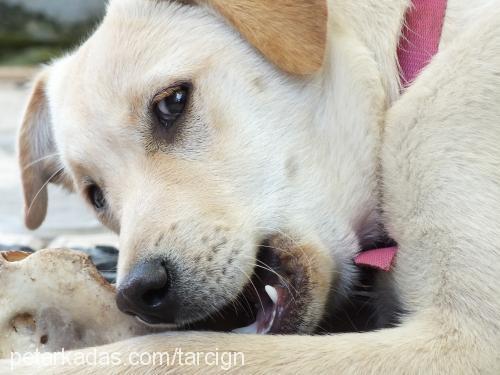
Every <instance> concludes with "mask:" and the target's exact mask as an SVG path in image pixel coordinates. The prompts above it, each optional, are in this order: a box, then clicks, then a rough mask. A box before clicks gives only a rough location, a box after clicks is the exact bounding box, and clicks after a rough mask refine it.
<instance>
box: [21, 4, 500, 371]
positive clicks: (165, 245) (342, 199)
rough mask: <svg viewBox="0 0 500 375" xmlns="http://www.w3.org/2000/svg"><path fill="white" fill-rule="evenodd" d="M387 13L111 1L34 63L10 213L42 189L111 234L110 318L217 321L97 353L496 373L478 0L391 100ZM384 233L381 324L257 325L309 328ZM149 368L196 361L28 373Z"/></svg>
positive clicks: (299, 366)
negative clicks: (394, 315) (113, 287)
mask: <svg viewBox="0 0 500 375" xmlns="http://www.w3.org/2000/svg"><path fill="white" fill-rule="evenodd" d="M428 3H431V4H432V3H440V4H441V5H443V2H442V1H441V2H440V1H438V0H436V1H430V2H428ZM444 3H446V2H444ZM415 4H416V3H415ZM415 4H414V5H415ZM411 7H412V4H411V2H410V0H365V1H349V0H328V1H327V0H309V1H299V0H275V1H264V0H234V1H223V0H199V1H174V0H171V1H169V0H164V1H161V0H157V1H154V0H112V1H110V3H109V5H108V10H107V15H106V17H105V19H104V21H103V23H102V25H101V26H100V27H99V28H98V29H97V30H96V32H95V33H94V34H93V35H92V36H91V37H90V39H89V40H87V41H86V42H85V43H84V44H83V45H82V46H81V47H80V48H79V49H78V50H76V51H75V52H73V53H71V54H69V55H67V56H65V57H63V58H61V59H59V60H57V61H55V62H54V63H53V64H51V66H49V67H47V68H46V69H45V71H44V72H43V73H42V75H41V76H40V77H39V79H38V81H37V82H36V85H35V88H34V91H33V95H32V97H31V101H30V103H29V106H28V109H27V112H26V114H25V118H24V122H23V126H22V129H21V132H20V160H21V167H22V168H23V171H24V172H23V181H24V189H25V198H26V212H25V214H26V224H27V226H28V227H30V228H36V227H38V226H39V225H40V224H41V223H42V221H43V219H44V216H45V212H46V208H47V190H46V185H47V183H48V182H49V181H50V182H54V183H59V184H63V185H64V186H66V187H67V188H68V189H71V190H73V191H76V192H79V193H80V194H81V195H82V196H83V198H84V199H85V200H86V201H87V202H88V203H89V204H90V205H91V206H92V207H93V209H94V210H95V212H96V214H97V216H98V217H99V218H100V220H101V221H102V222H103V223H104V224H105V225H107V226H109V227H110V228H111V229H113V230H114V231H116V232H117V233H119V234H120V260H119V265H118V272H119V276H118V297H117V302H118V306H119V307H120V309H121V310H122V311H124V312H126V313H129V314H132V315H136V316H137V317H139V318H140V319H141V320H144V321H146V322H148V323H153V324H154V323H162V324H166V325H168V326H170V327H178V328H181V327H185V326H188V327H196V328H198V327H199V328H206V327H211V324H212V322H210V321H211V319H212V320H213V321H215V322H216V323H217V324H218V325H220V327H222V328H218V329H219V330H222V331H231V330H236V331H237V332H240V334H235V333H227V332H219V333H217V332H215V333H196V332H195V333H192V332H191V333H187V332H171V333H164V334H158V335H151V336H144V337H139V338H133V339H129V340H127V341H124V342H118V343H114V344H111V345H108V346H105V347H101V348H99V350H100V351H101V352H103V353H104V352H105V353H121V354H122V355H124V356H125V355H126V354H127V353H131V352H137V351H140V352H169V351H174V349H175V348H182V350H185V351H199V352H209V351H213V350H216V349H217V350H219V351H234V352H242V353H244V354H245V363H244V367H242V368H239V370H241V369H243V370H246V371H248V372H251V373H268V372H272V371H275V372H281V373H302V372H304V371H307V372H309V373H320V372H326V371H327V372H329V373H338V374H371V373H373V374H430V373H434V374H442V373H450V374H473V373H481V374H499V373H500V288H499V287H498V277H499V275H500V227H499V224H500V209H499V208H500V1H499V0H483V1H476V2H470V1H465V0H449V1H448V2H447V6H446V14H445V15H444V14H443V17H444V18H443V20H444V24H443V25H442V30H439V31H440V32H439V52H437V54H435V56H434V58H433V59H432V62H431V63H430V64H429V65H427V66H426V68H425V69H424V71H423V72H422V73H421V74H420V75H419V76H418V78H417V79H416V80H415V82H413V83H412V84H411V85H410V87H409V88H407V89H406V90H405V91H404V93H403V94H401V91H402V86H403V85H402V81H401V77H400V71H399V66H398V65H399V64H400V63H401V61H400V59H398V57H397V55H398V52H397V51H398V44H399V43H400V40H401V39H403V40H404V38H401V35H402V33H404V30H405V29H404V26H403V24H404V23H405V20H406V21H408V19H407V17H406V14H407V13H408V12H409V11H411ZM426 14H427V16H429V15H430V16H433V14H434V13H433V11H432V9H431V12H427V13H426ZM423 30H424V31H425V30H427V29H423ZM424 52H425V51H423V52H422V53H424ZM403 53H404V51H403ZM430 57H431V56H429V58H430ZM403 83H405V82H403ZM28 165H29V166H31V168H26V166H28ZM384 232H386V233H388V235H389V237H391V238H392V239H394V240H395V241H396V242H397V243H398V245H399V253H398V255H397V258H396V262H395V265H394V269H393V271H392V272H390V273H388V274H387V276H385V277H384V278H383V279H382V278H381V280H380V285H382V286H383V287H384V288H387V289H388V293H389V294H392V295H393V297H391V298H388V300H387V302H386V303H387V304H388V305H396V307H397V310H398V311H400V313H399V314H398V318H399V319H398V320H399V322H398V324H397V325H396V326H394V327H392V328H386V329H381V330H379V331H374V332H368V333H347V334H341V335H323V336H308V335H297V336H290V335H279V334H281V333H296V334H299V333H302V334H304V333H311V332H314V330H315V329H316V328H317V327H318V324H319V322H320V320H321V318H322V316H323V314H324V313H325V312H326V311H327V306H328V305H330V304H333V305H335V304H336V303H340V302H339V301H340V300H341V298H340V297H339V296H341V295H345V294H347V295H348V294H349V293H350V291H351V290H352V288H353V285H354V284H355V283H356V279H357V276H356V270H355V267H354V266H353V258H354V257H355V256H356V254H357V253H358V252H359V251H360V250H362V249H367V248H369V247H371V246H372V245H373V244H374V243H375V242H376V241H377V239H379V238H381V237H383V236H384ZM232 305H234V309H232ZM242 305H243V307H244V308H241V306H242ZM388 305H383V306H381V309H384V308H385V307H387V306H388ZM255 306H257V308H255ZM229 310H231V311H236V312H238V313H237V314H234V315H236V316H233V317H232V318H229V316H230V315H231V313H230V312H228V311H229ZM242 333H243V334H242ZM249 333H272V334H273V335H256V334H249ZM90 350H94V349H87V351H83V352H73V353H69V354H68V356H70V357H71V356H76V355H78V354H82V353H88V352H89V351H90ZM167 370H179V371H182V372H193V373H197V372H199V373H207V371H214V372H215V371H217V370H219V368H218V367H216V366H215V367H214V366H209V365H208V364H207V363H199V365H197V366H182V364H180V363H178V362H174V363H169V364H168V365H167V364H163V365H159V364H152V365H150V366H146V367H140V366H139V367H137V366H133V364H131V363H123V364H122V365H121V366H111V367H105V366H102V367H89V366H85V365H84V364H75V363H74V362H71V361H69V362H68V363H66V364H65V365H59V366H56V367H48V368H46V369H45V371H46V372H47V373H50V374H53V373H68V374H69V373H71V374H74V373H87V372H88V373H103V374H115V373H116V374H123V373H151V374H153V373H158V372H160V371H167ZM16 371H17V372H18V373H22V372H23V371H24V372H26V373H31V372H32V371H34V370H33V369H32V368H30V367H29V366H28V367H25V368H21V367H19V368H17V369H16ZM37 371H38V373H40V372H41V371H42V369H37Z"/></svg>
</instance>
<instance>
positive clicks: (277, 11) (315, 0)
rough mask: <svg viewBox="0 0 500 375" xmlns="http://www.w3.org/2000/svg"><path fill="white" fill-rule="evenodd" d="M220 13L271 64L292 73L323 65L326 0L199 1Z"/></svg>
mask: <svg viewBox="0 0 500 375" xmlns="http://www.w3.org/2000/svg"><path fill="white" fill-rule="evenodd" d="M199 2H207V3H208V4H210V5H211V6H212V7H214V8H215V9H216V10H217V11H218V12H219V13H220V14H222V15H223V16H224V17H225V18H226V19H227V20H228V21H229V22H230V23H231V24H232V25H233V26H234V27H235V28H236V29H237V30H238V31H239V32H240V33H241V34H242V35H243V36H244V37H245V38H246V39H247V40H248V41H249V42H250V43H251V44H252V45H253V46H254V47H255V48H257V49H258V50H259V51H260V52H261V53H262V54H263V55H264V56H266V57H267V58H268V59H269V60H270V61H272V62H273V63H275V64H276V65H277V66H278V67H280V68H281V69H283V70H284V71H286V72H289V73H292V74H300V75H305V74H312V73H314V72H316V71H317V70H318V69H319V68H320V67H321V65H322V63H323V57H324V55H325V46H326V32H327V18H328V10H327V4H326V0H201V1H199Z"/></svg>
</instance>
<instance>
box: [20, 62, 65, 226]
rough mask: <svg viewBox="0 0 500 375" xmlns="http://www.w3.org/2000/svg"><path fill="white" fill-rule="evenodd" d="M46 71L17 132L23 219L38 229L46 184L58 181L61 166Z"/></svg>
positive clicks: (61, 170) (34, 90) (33, 93)
mask: <svg viewBox="0 0 500 375" xmlns="http://www.w3.org/2000/svg"><path fill="white" fill-rule="evenodd" d="M48 74H49V73H48V70H45V71H44V72H42V73H41V74H40V75H39V76H38V77H37V78H36V80H35V84H34V86H33V90H32V92H31V97H30V99H29V102H28V106H27V107H26V110H25V112H24V116H23V120H22V125H21V128H20V130H19V135H18V160H19V165H20V168H21V179H22V185H23V192H24V222H25V225H26V226H27V227H28V228H30V229H36V228H38V227H39V226H40V225H41V224H42V222H43V220H44V219H45V216H46V214H47V203H48V194H47V185H48V184H49V182H61V181H62V180H63V178H64V177H63V169H62V168H61V166H60V160H59V156H58V153H57V150H56V146H55V143H54V137H53V134H52V125H51V119H50V113H49V108H48V101H47V96H46V93H45V83H46V80H47V76H48Z"/></svg>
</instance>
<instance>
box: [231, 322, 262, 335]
mask: <svg viewBox="0 0 500 375" xmlns="http://www.w3.org/2000/svg"><path fill="white" fill-rule="evenodd" d="M233 332H234V333H257V321H255V322H253V323H252V324H250V325H248V326H246V327H240V328H236V329H233Z"/></svg>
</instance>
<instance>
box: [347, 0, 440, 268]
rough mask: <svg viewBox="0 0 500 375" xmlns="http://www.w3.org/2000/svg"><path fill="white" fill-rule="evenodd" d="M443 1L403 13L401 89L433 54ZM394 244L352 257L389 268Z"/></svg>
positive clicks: (420, 0) (429, 0)
mask: <svg viewBox="0 0 500 375" xmlns="http://www.w3.org/2000/svg"><path fill="white" fill-rule="evenodd" d="M446 6H447V0H413V1H412V6H411V7H410V8H409V9H408V11H407V12H406V17H405V23H404V26H403V30H402V33H401V39H400V41H399V46H398V62H399V67H400V72H399V74H400V78H401V84H402V86H403V88H407V87H408V86H410V85H411V84H412V83H413V81H414V80H415V78H417V76H418V75H419V73H420V72H421V71H422V70H423V69H424V68H425V67H426V66H427V64H429V62H430V61H431V59H432V58H433V57H434V56H435V55H436V53H437V52H438V49H439V42H440V41H441V33H442V30H443V23H444V17H445V14H446ZM397 252H398V248H397V246H393V247H386V248H383V249H373V250H368V251H363V252H361V253H359V254H358V255H357V256H356V257H355V258H354V263H355V264H356V265H357V266H360V267H370V268H375V269H378V270H381V271H385V272H387V271H389V270H390V269H391V267H392V264H393V263H394V259H395V257H396V254H397Z"/></svg>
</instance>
